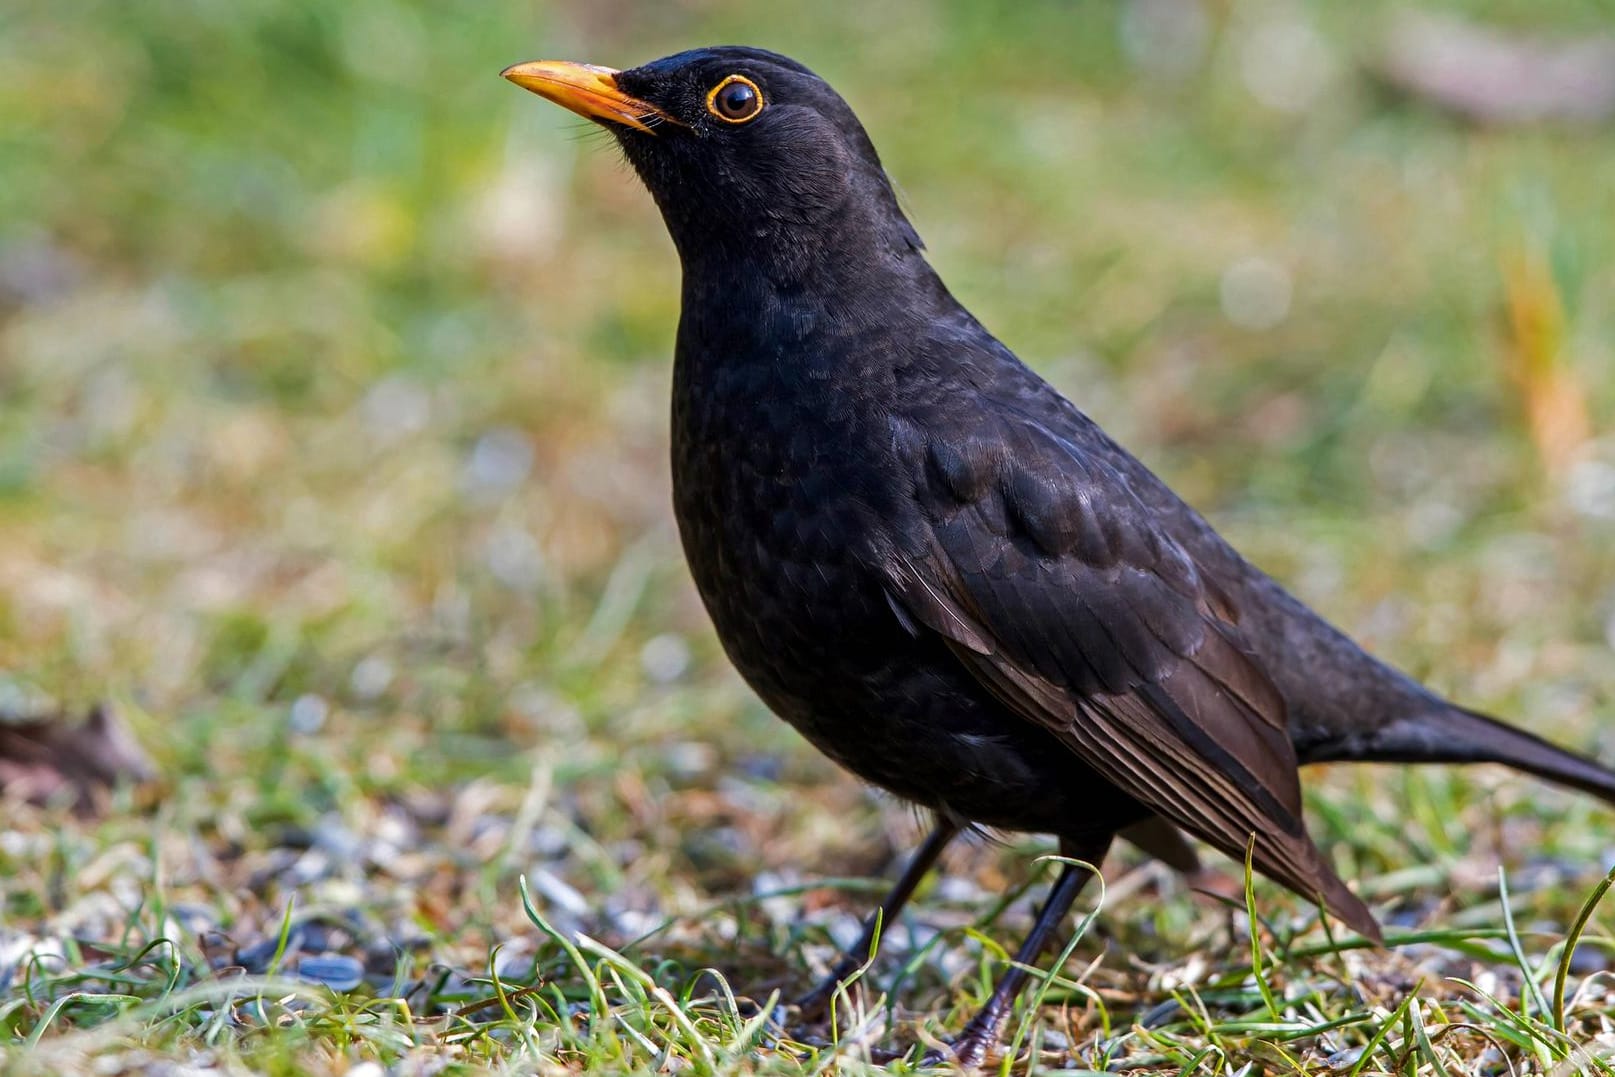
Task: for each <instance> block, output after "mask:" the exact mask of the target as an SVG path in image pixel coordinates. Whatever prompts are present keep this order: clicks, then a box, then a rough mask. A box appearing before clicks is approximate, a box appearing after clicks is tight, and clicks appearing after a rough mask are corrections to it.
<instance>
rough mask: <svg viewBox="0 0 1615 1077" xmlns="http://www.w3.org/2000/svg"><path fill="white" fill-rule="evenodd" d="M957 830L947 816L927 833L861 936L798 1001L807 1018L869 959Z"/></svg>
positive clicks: (817, 1014) (821, 1008)
mask: <svg viewBox="0 0 1615 1077" xmlns="http://www.w3.org/2000/svg"><path fill="white" fill-rule="evenodd" d="M958 833H959V824H958V823H955V822H952V821H951V820H948V819H939V820H938V821H937V824H936V828H935V829H933V830H932V831H931V833H930V834H929V835H928V836H927V837H926V839H925V844H923V845H921V846H920V848H919V850H918V851H917V852H915V854H914V858H913V859H912V860H910V861H909V862H908V866H907V867H906V868H904V869H903V875H902V877H901V878H899V879H898V880H897V885H896V886H894V887H892V889H891V892H890V893H888V894H887V895H886V897H885V898H884V899H882V901H881V903H880V904H879V905H877V906H876V907H875V911H874V912H872V913H870V915H869V919H867V920H865V921H864V930H863V934H861V935H860V936H858V941H857V942H855V943H853V945H852V948H851V949H850V950H848V951H847V952H846V953H844V954H842V955H841V960H840V961H838V962H836V967H835V968H833V969H831V970H830V975H828V976H826V977H825V978H824V979H823V980H822V981H821V982H820V983H819V985H818V986H817V987H815V988H814V989H813V990H812V991H809V992H808V993H807V994H806V995H804V996H803V997H802V999H801V1000H800V1001H799V1002H797V1006H798V1007H799V1008H800V1009H801V1011H802V1017H803V1018H804V1019H806V1020H809V1021H811V1020H814V1019H816V1018H818V1017H821V1016H823V1014H824V1012H825V1010H826V1009H828V1008H829V1005H830V1000H831V999H832V998H833V997H835V993H836V990H837V989H838V988H839V987H840V986H841V984H842V982H843V981H845V980H846V978H847V977H849V976H851V975H852V974H853V973H855V972H857V971H858V969H859V968H861V967H862V966H863V964H864V963H865V962H866V961H868V960H869V957H870V954H869V948H870V946H872V945H874V942H875V936H876V935H877V934H878V933H879V932H881V931H882V930H885V929H888V928H890V927H891V924H892V921H893V920H894V919H895V918H896V916H897V914H898V912H899V911H901V910H902V908H903V906H904V905H906V904H907V903H908V899H909V897H910V896H912V895H913V893H914V890H915V888H916V887H918V886H919V885H920V880H922V879H924V878H925V876H926V874H927V873H928V872H930V870H931V868H932V867H933V866H935V864H936V860H937V857H939V856H941V855H942V850H943V849H946V848H947V847H948V842H950V841H952V840H953V839H954V838H955V837H956V836H958Z"/></svg>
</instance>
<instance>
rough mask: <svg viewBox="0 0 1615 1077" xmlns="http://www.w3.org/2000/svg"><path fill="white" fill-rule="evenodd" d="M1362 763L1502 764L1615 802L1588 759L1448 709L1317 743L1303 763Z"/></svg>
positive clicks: (1611, 782)
mask: <svg viewBox="0 0 1615 1077" xmlns="http://www.w3.org/2000/svg"><path fill="white" fill-rule="evenodd" d="M1347 760H1351V761H1357V762H1364V763H1502V764H1503V765H1505V766H1510V767H1514V768H1515V769H1516V770H1523V771H1525V772H1526V773H1528V774H1535V775H1536V776H1537V777H1539V778H1546V779H1547V780H1548V781H1550V782H1558V783H1559V784H1560V785H1568V786H1570V787H1571V788H1572V789H1580V790H1581V791H1582V792H1584V793H1591V794H1592V795H1593V796H1595V797H1598V798H1599V799H1600V800H1605V801H1608V802H1610V803H1612V804H1615V770H1611V769H1610V768H1609V767H1606V766H1604V765H1603V764H1601V763H1598V762H1596V761H1594V760H1592V759H1588V758H1587V757H1586V756H1582V755H1577V754H1576V753H1575V752H1569V751H1566V750H1565V749H1563V748H1559V747H1556V746H1554V745H1552V744H1549V743H1548V742H1547V741H1545V740H1543V739H1542V738H1541V737H1538V736H1535V735H1533V734H1531V733H1527V732H1525V731H1524V730H1523V729H1516V728H1514V727H1513V726H1511V725H1506V724H1504V723H1503V722H1499V721H1498V720H1497V719H1496V718H1488V717H1487V716H1486V715H1484V714H1476V713H1475V712H1474V711H1467V710H1464V709H1463V708H1462V707H1454V706H1448V707H1446V708H1443V709H1441V710H1434V711H1427V712H1425V713H1423V714H1419V715H1417V716H1415V717H1412V718H1400V719H1397V720H1396V721H1394V722H1392V723H1390V724H1389V725H1387V726H1385V727H1384V728H1382V729H1378V730H1374V731H1373V732H1366V731H1365V733H1364V734H1363V735H1361V736H1359V737H1353V738H1351V739H1350V740H1349V741H1348V742H1343V743H1336V744H1327V745H1320V746H1318V748H1317V749H1316V750H1315V751H1312V752H1309V753H1308V754H1307V758H1306V759H1305V762H1308V763H1327V762H1333V761H1347Z"/></svg>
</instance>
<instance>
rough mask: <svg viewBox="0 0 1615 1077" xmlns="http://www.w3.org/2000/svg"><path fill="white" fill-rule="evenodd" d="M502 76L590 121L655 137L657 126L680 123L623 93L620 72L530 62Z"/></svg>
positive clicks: (557, 61) (583, 65) (561, 61)
mask: <svg viewBox="0 0 1615 1077" xmlns="http://www.w3.org/2000/svg"><path fill="white" fill-rule="evenodd" d="M499 75H500V77H501V78H507V79H509V80H510V81H511V82H514V83H515V84H516V85H518V86H520V87H521V88H522V89H524V90H531V91H533V92H534V93H536V94H538V96H540V97H545V98H548V99H549V100H551V101H554V102H555V103H556V104H557V105H560V106H561V107H562V108H568V109H571V110H572V111H573V112H576V113H577V114H578V115H579V116H583V117H585V118H587V119H591V120H608V121H610V122H612V123H620V124H623V125H624V126H627V127H632V128H634V129H635V130H636V131H644V132H645V133H646V134H655V133H656V132H655V127H656V126H657V124H661V123H678V121H677V120H675V119H673V117H671V116H669V115H668V114H667V113H665V112H663V111H662V110H661V109H659V108H657V107H656V106H655V105H653V104H651V103H650V102H648V101H641V100H640V99H639V98H637V97H630V96H628V95H627V94H625V93H623V92H622V90H620V89H619V88H618V87H617V72H616V71H614V70H612V69H611V68H609V67H596V66H594V65H593V64H574V63H568V62H567V61H565V60H531V61H529V62H527V63H525V64H512V65H511V66H509V67H507V68H505V69H504V70H503V71H501V72H499Z"/></svg>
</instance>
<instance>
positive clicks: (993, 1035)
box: [920, 1003, 1009, 1072]
mask: <svg viewBox="0 0 1615 1077" xmlns="http://www.w3.org/2000/svg"><path fill="white" fill-rule="evenodd" d="M1008 1016H1009V1013H1008V1011H1007V1010H1002V1009H1000V1008H999V1007H997V1006H994V1005H992V1004H991V1003H989V1004H988V1005H987V1008H986V1009H984V1010H982V1011H981V1012H980V1013H978V1014H977V1015H976V1016H975V1017H974V1018H973V1019H972V1020H971V1022H970V1023H969V1024H968V1025H966V1026H965V1030H964V1031H963V1032H961V1033H959V1035H958V1036H956V1037H955V1038H954V1040H953V1042H951V1043H949V1044H948V1045H947V1046H945V1047H933V1048H931V1049H930V1050H929V1051H927V1052H925V1054H924V1055H922V1056H921V1058H920V1065H922V1066H943V1065H947V1064H949V1063H952V1064H953V1065H955V1066H957V1067H959V1068H960V1069H962V1070H965V1071H966V1072H970V1071H973V1070H976V1069H979V1068H980V1067H981V1064H982V1063H984V1062H986V1061H987V1056H988V1054H990V1053H991V1052H992V1049H993V1048H994V1047H997V1046H998V1044H999V1040H1000V1038H1001V1037H1002V1035H1003V1031H1004V1020H1005V1019H1006V1018H1007V1017H1008Z"/></svg>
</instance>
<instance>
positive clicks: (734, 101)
mask: <svg viewBox="0 0 1615 1077" xmlns="http://www.w3.org/2000/svg"><path fill="white" fill-rule="evenodd" d="M762 110H763V91H761V90H759V89H758V88H757V84H756V83H755V82H753V81H751V79H749V78H746V77H745V76H744V75H730V76H729V77H728V78H726V79H724V80H723V81H722V82H720V83H718V84H717V85H716V86H714V87H713V88H712V92H711V93H709V94H707V111H708V112H710V113H712V114H713V115H714V116H716V117H718V119H720V120H723V121H724V122H725V123H745V122H746V121H747V120H750V119H753V118H755V117H756V115H757V114H758V113H759V112H761V111H762Z"/></svg>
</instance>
